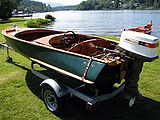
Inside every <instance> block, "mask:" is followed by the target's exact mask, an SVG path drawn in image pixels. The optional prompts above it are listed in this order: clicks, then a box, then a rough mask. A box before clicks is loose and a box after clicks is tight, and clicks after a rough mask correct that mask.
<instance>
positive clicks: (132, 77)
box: [118, 31, 159, 96]
mask: <svg viewBox="0 0 160 120" xmlns="http://www.w3.org/2000/svg"><path fill="white" fill-rule="evenodd" d="M158 42H159V41H158V38H157V37H154V36H151V35H148V34H144V33H139V32H134V31H123V32H122V35H121V38H120V43H119V44H118V50H119V51H120V52H121V53H123V54H124V55H126V56H128V57H126V59H127V65H128V67H127V70H126V71H127V72H126V75H125V83H126V87H125V89H126V91H127V92H128V93H130V94H132V95H133V96H137V95H139V92H138V84H137V83H138V80H139V75H140V73H141V71H142V67H143V63H144V62H151V61H153V60H155V59H156V58H158V55H157V53H158V45H159V43H158Z"/></svg>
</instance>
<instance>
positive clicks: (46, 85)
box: [31, 60, 135, 113]
mask: <svg viewBox="0 0 160 120" xmlns="http://www.w3.org/2000/svg"><path fill="white" fill-rule="evenodd" d="M35 64H37V63H35V61H33V60H32V63H31V71H32V73H33V74H35V75H36V76H38V77H39V78H41V79H43V80H44V81H43V82H42V83H41V84H40V87H41V88H42V97H43V100H44V103H45V105H46V107H47V108H48V109H49V110H50V111H51V112H54V113H57V111H58V112H59V106H61V105H59V104H60V101H59V98H60V97H62V96H65V95H67V94H70V96H76V97H78V98H80V99H82V100H84V101H85V102H86V103H87V106H86V109H87V110H92V109H93V108H94V107H95V104H96V103H98V102H101V101H104V100H108V99H111V98H113V97H114V96H116V95H117V94H119V93H120V92H121V91H122V90H123V89H124V87H125V84H124V83H122V84H121V85H120V86H119V87H118V88H117V89H115V90H114V91H113V92H111V93H106V94H103V95H95V96H89V95H86V94H85V93H82V92H80V91H79V89H80V88H82V87H84V86H85V84H84V85H81V86H79V87H76V88H71V87H70V86H68V85H65V84H63V83H61V82H57V80H55V79H54V78H50V77H48V76H46V75H44V74H42V73H40V72H39V71H38V70H36V69H35V67H34V65H35ZM53 99H54V100H53ZM133 99H135V98H132V100H130V101H133ZM133 104H134V103H132V104H131V103H130V107H131V106H132V105H133Z"/></svg>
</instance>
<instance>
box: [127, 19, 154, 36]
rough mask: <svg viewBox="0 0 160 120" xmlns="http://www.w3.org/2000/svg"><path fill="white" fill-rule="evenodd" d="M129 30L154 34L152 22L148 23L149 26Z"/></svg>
mask: <svg viewBox="0 0 160 120" xmlns="http://www.w3.org/2000/svg"><path fill="white" fill-rule="evenodd" d="M128 30H131V31H135V32H142V33H145V34H151V32H152V21H151V22H150V23H148V24H147V25H144V26H138V27H135V28H130V29H128Z"/></svg>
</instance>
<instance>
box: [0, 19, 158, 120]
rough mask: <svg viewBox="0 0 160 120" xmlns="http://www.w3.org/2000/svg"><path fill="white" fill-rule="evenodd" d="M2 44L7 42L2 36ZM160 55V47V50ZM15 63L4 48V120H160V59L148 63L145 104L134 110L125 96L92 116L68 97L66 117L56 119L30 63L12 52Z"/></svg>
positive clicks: (0, 74)
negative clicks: (44, 101)
mask: <svg viewBox="0 0 160 120" xmlns="http://www.w3.org/2000/svg"><path fill="white" fill-rule="evenodd" d="M13 21H14V22H9V23H5V24H1V21H0V31H1V30H2V29H4V28H6V27H10V26H12V25H13V23H16V24H17V25H20V26H24V23H25V22H26V20H24V21H21V20H20V21H19V20H18V19H16V20H13ZM0 41H1V42H3V41H5V40H4V38H3V37H2V35H1V34H0ZM159 54H160V47H159ZM10 55H11V56H12V57H13V61H14V62H13V63H8V62H6V57H7V56H6V49H2V48H0V120H44V119H45V120H59V119H64V120H82V119H83V120H90V119H92V120H106V119H109V120H110V119H112V120H128V119H130V120H159V119H160V92H159V90H160V72H159V71H160V59H157V60H156V61H154V62H151V63H145V64H144V67H143V71H142V73H141V78H140V81H139V89H140V91H141V93H142V94H143V96H144V101H138V102H137V104H135V106H133V107H132V108H129V107H128V102H127V101H125V100H124V99H123V98H122V97H121V95H118V96H117V97H115V98H113V99H111V100H108V101H105V102H102V103H101V104H100V105H98V106H97V109H96V110H95V111H93V112H92V113H88V112H86V111H85V103H84V102H83V101H81V100H79V99H77V98H75V97H73V98H69V97H66V98H65V99H64V100H65V104H64V106H63V107H64V113H63V115H60V116H55V115H54V114H52V113H50V112H49V111H48V110H47V109H46V107H45V106H44V104H43V101H42V99H41V95H40V88H39V84H40V83H41V82H42V80H41V79H39V78H37V77H36V76H34V75H33V74H32V73H31V70H30V61H29V60H28V59H26V58H24V57H23V56H21V55H19V54H18V53H15V52H13V51H11V52H10Z"/></svg>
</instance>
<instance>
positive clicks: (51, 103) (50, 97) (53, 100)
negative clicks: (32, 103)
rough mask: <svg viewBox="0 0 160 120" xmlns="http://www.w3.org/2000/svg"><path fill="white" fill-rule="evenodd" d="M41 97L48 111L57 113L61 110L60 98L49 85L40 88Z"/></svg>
mask: <svg viewBox="0 0 160 120" xmlns="http://www.w3.org/2000/svg"><path fill="white" fill-rule="evenodd" d="M42 97H43V101H44V104H45V106H46V107H47V109H48V110H49V111H51V112H52V113H54V114H59V113H60V112H61V104H62V103H61V99H60V98H59V97H57V95H56V93H55V91H54V90H53V89H52V88H51V87H50V86H45V87H43V88H42Z"/></svg>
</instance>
